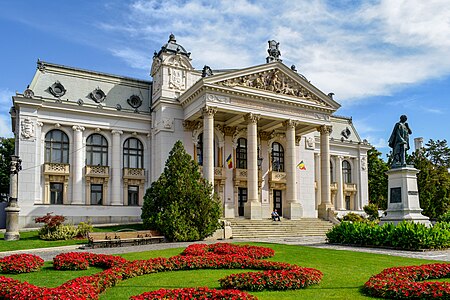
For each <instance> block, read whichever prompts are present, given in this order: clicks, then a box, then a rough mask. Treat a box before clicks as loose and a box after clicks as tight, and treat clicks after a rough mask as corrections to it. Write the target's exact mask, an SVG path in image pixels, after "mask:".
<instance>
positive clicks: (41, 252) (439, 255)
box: [0, 236, 450, 261]
mask: <svg viewBox="0 0 450 300" xmlns="http://www.w3.org/2000/svg"><path fill="white" fill-rule="evenodd" d="M216 242H265V243H274V244H286V245H298V246H309V247H314V248H325V249H334V250H348V251H358V252H367V253H374V254H385V255H393V256H402V257H409V258H418V259H429V260H439V261H450V250H444V251H424V252H418V251H417V252H416V251H401V250H392V249H380V248H366V247H350V246H339V245H330V244H326V243H325V237H320V236H313V237H306V236H305V237H290V238H264V239H232V240H227V241H203V242H183V243H159V244H149V245H141V246H129V247H114V248H96V249H89V248H87V249H80V247H79V245H74V246H65V247H55V248H40V249H30V250H17V251H7V252H0V257H4V256H8V255H11V254H15V253H32V254H36V255H38V256H40V257H42V258H43V259H44V260H45V261H50V260H52V259H53V257H55V256H56V255H58V254H60V253H65V252H86V251H89V252H92V253H102V254H120V253H129V252H143V251H149V250H162V249H171V248H185V247H187V246H188V245H191V244H196V243H197V244H198V243H209V244H211V243H216Z"/></svg>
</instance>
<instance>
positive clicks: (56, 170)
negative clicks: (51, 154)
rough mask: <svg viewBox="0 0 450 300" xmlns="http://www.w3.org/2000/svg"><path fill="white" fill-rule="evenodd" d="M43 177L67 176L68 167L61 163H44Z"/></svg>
mask: <svg viewBox="0 0 450 300" xmlns="http://www.w3.org/2000/svg"><path fill="white" fill-rule="evenodd" d="M44 174H45V175H67V176H68V175H69V174H70V165H69V164H63V163H45V164H44Z"/></svg>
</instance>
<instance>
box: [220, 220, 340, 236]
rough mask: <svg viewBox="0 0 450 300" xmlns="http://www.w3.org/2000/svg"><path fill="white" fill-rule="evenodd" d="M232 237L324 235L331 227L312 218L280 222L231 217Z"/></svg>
mask: <svg viewBox="0 0 450 300" xmlns="http://www.w3.org/2000/svg"><path fill="white" fill-rule="evenodd" d="M229 221H230V223H231V228H232V234H233V238H268V237H296V236H325V233H327V231H328V230H329V229H331V228H332V227H333V224H332V223H331V222H328V221H323V220H321V219H314V218H303V219H301V220H287V219H281V222H278V221H276V222H275V221H272V220H271V219H266V220H249V219H243V218H242V219H241V218H238V219H232V220H229Z"/></svg>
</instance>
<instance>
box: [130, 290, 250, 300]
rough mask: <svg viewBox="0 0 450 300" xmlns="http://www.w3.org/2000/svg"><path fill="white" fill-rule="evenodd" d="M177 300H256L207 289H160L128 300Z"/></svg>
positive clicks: (234, 292)
mask: <svg viewBox="0 0 450 300" xmlns="http://www.w3.org/2000/svg"><path fill="white" fill-rule="evenodd" d="M153 299H164V300H172V299H173V300H177V299H205V300H206V299H208V300H254V299H257V298H256V297H255V296H252V295H250V294H248V293H245V292H241V291H237V290H214V289H209V288H207V287H199V288H184V289H174V290H168V289H160V290H157V291H153V292H147V293H143V294H140V295H138V296H132V297H131V298H130V300H153Z"/></svg>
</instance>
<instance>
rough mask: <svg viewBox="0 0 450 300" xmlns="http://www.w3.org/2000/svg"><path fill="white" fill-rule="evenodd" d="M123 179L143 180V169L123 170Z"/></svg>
mask: <svg viewBox="0 0 450 300" xmlns="http://www.w3.org/2000/svg"><path fill="white" fill-rule="evenodd" d="M123 178H126V179H145V169H140V168H123Z"/></svg>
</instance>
